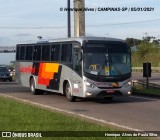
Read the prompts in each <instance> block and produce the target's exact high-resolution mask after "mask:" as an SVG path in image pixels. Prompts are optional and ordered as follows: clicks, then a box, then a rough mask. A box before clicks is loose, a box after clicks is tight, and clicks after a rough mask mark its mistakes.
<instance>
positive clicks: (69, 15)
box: [67, 0, 71, 37]
mask: <svg viewBox="0 0 160 140" xmlns="http://www.w3.org/2000/svg"><path fill="white" fill-rule="evenodd" d="M67 7H68V12H67V14H68V37H71V12H70V0H68V3H67Z"/></svg>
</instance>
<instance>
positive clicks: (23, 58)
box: [20, 46, 25, 60]
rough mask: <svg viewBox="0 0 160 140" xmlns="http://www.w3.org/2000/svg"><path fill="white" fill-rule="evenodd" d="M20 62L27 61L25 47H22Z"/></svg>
mask: <svg viewBox="0 0 160 140" xmlns="http://www.w3.org/2000/svg"><path fill="white" fill-rule="evenodd" d="M20 60H25V46H21V50H20Z"/></svg>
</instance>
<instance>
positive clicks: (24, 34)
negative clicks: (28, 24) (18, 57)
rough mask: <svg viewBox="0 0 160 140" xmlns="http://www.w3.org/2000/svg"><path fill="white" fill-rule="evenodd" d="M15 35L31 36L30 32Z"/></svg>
mask: <svg viewBox="0 0 160 140" xmlns="http://www.w3.org/2000/svg"><path fill="white" fill-rule="evenodd" d="M15 36H17V37H25V36H31V34H26V33H22V34H16V35H15Z"/></svg>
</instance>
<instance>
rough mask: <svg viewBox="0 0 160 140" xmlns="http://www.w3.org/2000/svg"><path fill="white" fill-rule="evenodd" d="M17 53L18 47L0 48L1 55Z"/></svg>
mask: <svg viewBox="0 0 160 140" xmlns="http://www.w3.org/2000/svg"><path fill="white" fill-rule="evenodd" d="M13 52H16V46H0V53H13Z"/></svg>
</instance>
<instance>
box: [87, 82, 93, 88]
mask: <svg viewBox="0 0 160 140" xmlns="http://www.w3.org/2000/svg"><path fill="white" fill-rule="evenodd" d="M85 84H86V86H88V87H91V88H95V85H94V84H92V83H90V82H87V81H85Z"/></svg>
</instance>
